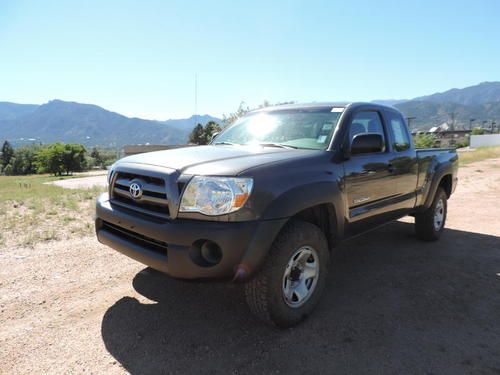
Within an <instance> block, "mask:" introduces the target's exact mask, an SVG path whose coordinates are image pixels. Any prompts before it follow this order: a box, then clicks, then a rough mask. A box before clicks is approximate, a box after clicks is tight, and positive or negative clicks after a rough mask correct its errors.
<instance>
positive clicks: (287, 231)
mask: <svg viewBox="0 0 500 375" xmlns="http://www.w3.org/2000/svg"><path fill="white" fill-rule="evenodd" d="M311 248H312V249H314V250H315V254H314V257H312V258H311V257H309V258H308V260H306V262H309V261H311V260H314V262H316V261H318V263H319V264H317V265H315V267H316V269H318V270H319V273H318V274H317V277H316V278H311V279H308V280H307V282H309V281H311V283H312V282H313V281H312V280H314V279H315V280H316V281H315V284H314V285H315V286H314V287H311V289H309V290H310V292H309V296H308V298H306V299H304V300H303V302H302V303H303V304H302V305H300V306H294V307H291V306H290V305H289V303H297V302H288V303H287V302H285V296H284V291H283V285H284V274H285V270H286V269H287V265H288V263H289V261H290V260H291V258H292V256H293V255H294V254H297V251H299V252H300V251H301V249H306V252H307V251H310V249H311ZM308 249H309V250H308ZM302 251H304V250H302ZM305 257H307V254H306V255H305ZM329 263H330V254H329V251H328V242H327V240H326V237H325V235H324V234H323V232H322V231H321V230H320V229H319V228H318V227H317V226H316V225H313V224H311V223H307V222H304V221H292V222H290V223H288V224H287V225H286V226H285V227H284V228H283V230H282V231H281V232H280V234H279V235H278V236H277V237H276V239H275V241H274V243H273V245H272V246H271V250H270V252H269V254H268V257H267V259H266V261H265V264H264V265H263V267H262V269H261V270H260V271H259V272H258V273H257V275H255V277H254V278H253V279H251V280H250V281H248V282H247V283H246V284H245V296H246V300H247V303H248V306H249V307H250V310H251V311H252V313H253V314H255V315H256V316H257V317H258V318H260V319H261V320H263V321H266V322H268V323H271V324H274V325H276V326H278V327H280V328H287V327H291V326H293V325H296V324H298V323H300V322H301V321H302V320H304V319H305V318H306V317H307V316H308V315H309V314H310V313H311V312H312V311H313V310H314V308H315V307H316V305H317V304H318V302H319V300H320V297H321V294H322V292H323V289H324V287H325V282H326V277H327V273H328V268H329ZM304 264H305V263H304ZM314 264H316V263H314ZM288 269H290V268H288ZM290 274H291V273H290ZM301 275H302V274H301ZM302 276H303V275H302ZM287 280H290V279H287ZM287 282H288V281H287ZM290 282H291V281H290ZM293 297H295V294H292V299H293Z"/></svg>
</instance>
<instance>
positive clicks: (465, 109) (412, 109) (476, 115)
mask: <svg viewBox="0 0 500 375" xmlns="http://www.w3.org/2000/svg"><path fill="white" fill-rule="evenodd" d="M395 107H396V108H397V109H399V110H400V111H401V112H402V113H403V114H404V115H405V117H415V119H414V120H412V121H411V127H412V129H418V130H429V129H430V128H431V127H433V126H437V125H440V124H442V123H444V122H448V123H451V121H452V114H454V116H455V128H456V129H469V125H470V123H469V120H470V119H471V118H472V119H475V122H474V123H473V126H482V124H483V121H487V124H486V127H488V128H489V127H490V126H491V121H495V122H496V124H497V125H499V124H500V101H499V102H496V103H486V104H480V105H463V104H457V103H434V102H430V101H419V100H411V101H408V102H404V103H401V104H396V105H395Z"/></svg>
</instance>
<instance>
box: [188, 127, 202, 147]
mask: <svg viewBox="0 0 500 375" xmlns="http://www.w3.org/2000/svg"><path fill="white" fill-rule="evenodd" d="M204 142H205V130H204V129H203V125H201V124H197V125H196V126H195V127H194V129H193V131H192V132H191V134H190V135H189V143H194V144H197V145H202V144H206V143H204Z"/></svg>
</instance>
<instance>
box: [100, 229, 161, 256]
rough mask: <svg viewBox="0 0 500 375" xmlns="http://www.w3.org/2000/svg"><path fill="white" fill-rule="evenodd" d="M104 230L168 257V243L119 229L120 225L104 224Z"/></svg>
mask: <svg viewBox="0 0 500 375" xmlns="http://www.w3.org/2000/svg"><path fill="white" fill-rule="evenodd" d="M102 228H103V229H105V230H107V231H108V232H110V233H112V234H114V235H115V236H118V237H120V238H124V239H126V240H127V241H130V242H132V243H135V244H136V245H139V246H142V247H144V248H146V249H148V250H152V251H155V252H157V253H160V254H163V255H167V243H166V242H163V241H158V240H155V239H153V238H150V237H146V236H143V235H142V234H139V233H136V232H133V231H131V230H128V229H125V228H122V227H119V226H118V225H114V224H111V223H108V222H107V221H103V222H102Z"/></svg>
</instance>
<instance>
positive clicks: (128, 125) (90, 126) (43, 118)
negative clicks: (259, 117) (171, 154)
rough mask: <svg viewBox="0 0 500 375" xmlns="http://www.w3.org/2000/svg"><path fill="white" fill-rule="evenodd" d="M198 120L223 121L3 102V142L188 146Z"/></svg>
mask: <svg viewBox="0 0 500 375" xmlns="http://www.w3.org/2000/svg"><path fill="white" fill-rule="evenodd" d="M195 120H198V121H199V122H201V123H205V122H206V121H209V120H214V121H220V119H217V118H215V117H211V116H208V115H206V116H196V118H195V117H191V118H189V119H179V120H167V121H163V122H162V121H152V120H143V119H139V118H129V117H126V116H123V115H120V114H118V113H115V112H110V111H107V110H105V109H103V108H101V107H98V106H96V105H92V104H81V103H75V102H65V101H62V100H52V101H50V102H48V103H47V104H43V105H39V106H38V105H21V104H15V103H0V140H3V139H8V140H9V141H12V142H13V143H14V144H23V143H26V142H27V140H30V141H29V143H31V142H37V143H38V142H41V143H48V142H55V141H62V142H77V143H82V144H85V145H87V146H96V145H99V146H104V147H121V146H123V145H125V144H144V143H155V144H157V143H163V144H182V143H186V142H187V139H188V135H189V133H190V132H191V130H192V128H193V127H194V125H195Z"/></svg>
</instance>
